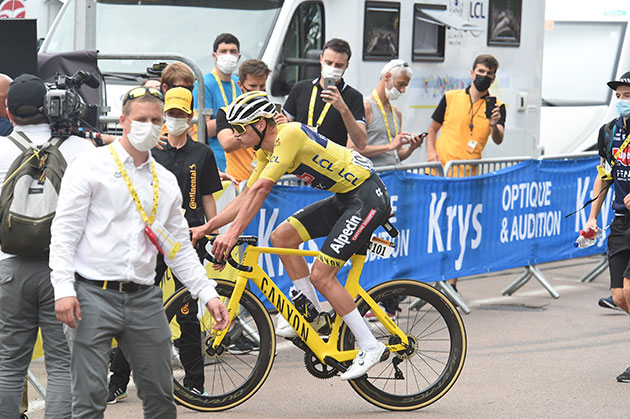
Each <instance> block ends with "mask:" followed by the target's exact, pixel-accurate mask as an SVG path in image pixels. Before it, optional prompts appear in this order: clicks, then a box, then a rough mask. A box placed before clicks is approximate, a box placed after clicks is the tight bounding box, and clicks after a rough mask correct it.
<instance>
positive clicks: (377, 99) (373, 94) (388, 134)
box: [372, 90, 398, 143]
mask: <svg viewBox="0 0 630 419" xmlns="http://www.w3.org/2000/svg"><path fill="white" fill-rule="evenodd" d="M372 97H373V98H374V100H375V101H376V104H377V105H378V108H379V109H380V110H381V113H382V114H383V120H384V121H385V128H386V129H387V138H389V142H390V143H391V142H392V138H393V137H392V133H391V131H390V130H389V122H388V121H387V114H386V113H385V107H384V106H383V102H381V98H380V97H378V94H377V93H376V90H375V91H373V92H372ZM389 107H390V108H391V109H392V117H393V118H394V137H395V136H396V135H398V122H397V121H396V111H395V110H394V107H393V106H392V105H391V103H390V105H389Z"/></svg>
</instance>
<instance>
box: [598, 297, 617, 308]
mask: <svg viewBox="0 0 630 419" xmlns="http://www.w3.org/2000/svg"><path fill="white" fill-rule="evenodd" d="M597 304H598V305H599V306H600V307H604V308H610V309H612V310H621V309H620V308H619V307H618V306H617V304H615V302H614V301H613V298H612V295H611V296H610V297H606V298H600V299H599V301H598V302H597Z"/></svg>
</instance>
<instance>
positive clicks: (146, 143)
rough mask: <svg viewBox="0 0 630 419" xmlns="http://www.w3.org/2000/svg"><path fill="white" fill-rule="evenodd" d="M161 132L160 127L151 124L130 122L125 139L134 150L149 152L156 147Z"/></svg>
mask: <svg viewBox="0 0 630 419" xmlns="http://www.w3.org/2000/svg"><path fill="white" fill-rule="evenodd" d="M161 130H162V127H161V126H159V125H155V124H153V123H151V122H140V121H131V129H130V130H129V133H128V134H127V139H128V140H129V143H131V145H132V146H133V148H135V149H136V150H138V151H149V150H151V149H152V148H153V147H155V146H156V145H157V143H158V140H159V139H160V131H161Z"/></svg>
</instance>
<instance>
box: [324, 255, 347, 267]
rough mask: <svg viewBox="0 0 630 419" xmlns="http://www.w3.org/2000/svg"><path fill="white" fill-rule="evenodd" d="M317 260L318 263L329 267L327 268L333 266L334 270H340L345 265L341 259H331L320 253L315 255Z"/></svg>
mask: <svg viewBox="0 0 630 419" xmlns="http://www.w3.org/2000/svg"><path fill="white" fill-rule="evenodd" d="M317 259H318V260H319V261H320V262H322V263H325V264H326V265H329V266H334V267H335V268H341V267H342V266H343V265H344V264H345V263H346V262H345V261H343V260H341V259H335V258H331V257H330V256H326V255H325V254H323V253H322V252H319V254H318V255H317Z"/></svg>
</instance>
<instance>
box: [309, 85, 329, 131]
mask: <svg viewBox="0 0 630 419" xmlns="http://www.w3.org/2000/svg"><path fill="white" fill-rule="evenodd" d="M315 99H317V85H313V91H312V92H311V101H310V102H309V104H308V126H309V127H318V126H320V125H321V124H322V122H324V118H326V114H327V113H328V110H329V109H330V102H328V103H326V104H325V105H324V109H322V113H321V114H319V118H317V125H313V114H314V113H315Z"/></svg>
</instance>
